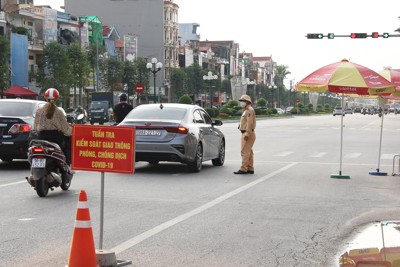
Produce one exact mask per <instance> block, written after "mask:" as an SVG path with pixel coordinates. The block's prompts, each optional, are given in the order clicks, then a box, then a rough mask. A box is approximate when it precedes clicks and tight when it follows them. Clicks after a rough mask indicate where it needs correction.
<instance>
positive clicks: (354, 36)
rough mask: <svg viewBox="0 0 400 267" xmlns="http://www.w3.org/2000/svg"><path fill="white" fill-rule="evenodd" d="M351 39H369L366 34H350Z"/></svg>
mask: <svg viewBox="0 0 400 267" xmlns="http://www.w3.org/2000/svg"><path fill="white" fill-rule="evenodd" d="M350 38H351V39H356V38H367V34H366V33H351V34H350Z"/></svg>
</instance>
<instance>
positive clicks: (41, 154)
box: [26, 139, 73, 197]
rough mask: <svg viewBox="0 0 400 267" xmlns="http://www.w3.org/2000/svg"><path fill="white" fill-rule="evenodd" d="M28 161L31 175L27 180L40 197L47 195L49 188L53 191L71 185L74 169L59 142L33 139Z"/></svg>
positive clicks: (64, 188) (67, 187) (65, 188)
mask: <svg viewBox="0 0 400 267" xmlns="http://www.w3.org/2000/svg"><path fill="white" fill-rule="evenodd" d="M28 161H29V163H30V165H31V175H30V176H29V177H26V180H27V181H28V183H29V184H30V185H31V186H32V187H33V188H34V189H35V190H36V193H37V194H38V196H39V197H46V196H47V194H48V192H49V189H50V190H52V191H53V190H54V188H56V187H61V189H62V190H63V191H66V190H68V189H69V187H70V186H71V180H72V177H73V171H72V170H71V168H70V167H69V165H68V164H67V162H66V157H65V155H64V152H63V151H62V149H61V148H60V146H59V145H58V144H56V143H52V142H48V141H45V140H39V139H33V140H31V142H30V144H29V149H28Z"/></svg>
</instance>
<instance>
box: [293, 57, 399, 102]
mask: <svg viewBox="0 0 400 267" xmlns="http://www.w3.org/2000/svg"><path fill="white" fill-rule="evenodd" d="M394 88H395V85H394V84H393V83H392V82H390V81H388V80H387V79H385V78H384V77H382V76H381V75H379V74H378V73H377V72H375V71H373V70H371V69H369V68H367V67H364V66H361V65H359V64H356V63H352V62H349V61H348V60H346V59H343V60H342V61H339V62H336V63H333V64H329V65H327V66H324V67H322V68H320V69H317V70H316V71H314V72H313V73H311V74H310V75H308V76H307V77H305V78H304V79H303V80H302V81H300V82H299V83H298V84H297V91H305V92H321V93H322V92H332V93H338V94H353V95H354V94H356V95H390V94H391V93H392V92H394V90H395V89H394Z"/></svg>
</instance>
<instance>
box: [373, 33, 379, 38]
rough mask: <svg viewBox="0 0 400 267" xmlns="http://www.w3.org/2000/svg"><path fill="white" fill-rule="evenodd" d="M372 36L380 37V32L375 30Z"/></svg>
mask: <svg viewBox="0 0 400 267" xmlns="http://www.w3.org/2000/svg"><path fill="white" fill-rule="evenodd" d="M371 37H372V38H378V37H379V32H373V33H372V34H371Z"/></svg>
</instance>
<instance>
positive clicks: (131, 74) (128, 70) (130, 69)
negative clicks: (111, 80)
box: [122, 61, 137, 95]
mask: <svg viewBox="0 0 400 267" xmlns="http://www.w3.org/2000/svg"><path fill="white" fill-rule="evenodd" d="M122 82H123V83H124V84H126V86H127V88H128V95H133V94H134V91H133V87H134V86H135V84H136V83H137V70H136V65H135V64H134V63H133V62H132V61H125V62H124V63H123V73H122Z"/></svg>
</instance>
